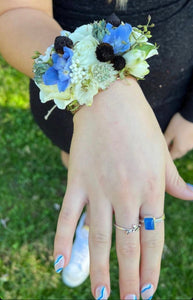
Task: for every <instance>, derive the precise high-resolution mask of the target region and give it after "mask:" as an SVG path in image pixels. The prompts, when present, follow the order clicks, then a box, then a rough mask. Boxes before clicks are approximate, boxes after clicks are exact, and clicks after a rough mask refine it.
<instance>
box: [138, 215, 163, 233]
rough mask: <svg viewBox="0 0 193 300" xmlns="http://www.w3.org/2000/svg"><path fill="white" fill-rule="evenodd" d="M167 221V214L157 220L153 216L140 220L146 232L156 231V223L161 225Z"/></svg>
mask: <svg viewBox="0 0 193 300" xmlns="http://www.w3.org/2000/svg"><path fill="white" fill-rule="evenodd" d="M164 220H165V214H163V215H162V216H161V217H159V218H155V217H152V216H147V217H144V218H143V219H140V224H144V227H145V230H155V225H156V223H160V222H162V221H164Z"/></svg>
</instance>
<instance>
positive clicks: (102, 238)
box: [90, 231, 109, 246]
mask: <svg viewBox="0 0 193 300" xmlns="http://www.w3.org/2000/svg"><path fill="white" fill-rule="evenodd" d="M90 241H91V243H92V244H93V245H94V246H95V245H97V246H98V245H101V246H107V245H108V244H109V238H108V236H107V234H106V233H104V232H100V231H94V232H92V233H90Z"/></svg>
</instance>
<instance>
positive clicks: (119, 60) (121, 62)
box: [112, 55, 126, 71]
mask: <svg viewBox="0 0 193 300" xmlns="http://www.w3.org/2000/svg"><path fill="white" fill-rule="evenodd" d="M112 63H113V67H114V69H115V70H117V71H120V70H122V69H123V68H124V67H125V65H126V61H125V59H124V57H123V56H120V55H117V56H115V57H114V59H113V60H112Z"/></svg>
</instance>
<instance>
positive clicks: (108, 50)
mask: <svg viewBox="0 0 193 300" xmlns="http://www.w3.org/2000/svg"><path fill="white" fill-rule="evenodd" d="M96 57H97V59H98V60H99V61H102V62H105V61H109V60H113V58H114V51H113V47H112V46H111V45H110V44H108V43H101V44H100V45H98V46H97V48H96Z"/></svg>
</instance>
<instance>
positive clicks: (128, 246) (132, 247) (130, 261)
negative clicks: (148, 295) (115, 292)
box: [115, 206, 140, 299]
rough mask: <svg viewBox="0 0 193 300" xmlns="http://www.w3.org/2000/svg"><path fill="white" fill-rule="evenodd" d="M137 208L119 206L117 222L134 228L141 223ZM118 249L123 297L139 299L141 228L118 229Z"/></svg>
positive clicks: (116, 212) (121, 293) (116, 213)
mask: <svg viewBox="0 0 193 300" xmlns="http://www.w3.org/2000/svg"><path fill="white" fill-rule="evenodd" d="M138 216H139V210H138V209H137V208H132V210H131V209H129V208H128V207H123V206H121V207H119V208H118V209H117V210H115V218H116V224H117V225H119V226H122V227H125V228H132V226H133V225H138V223H139V217H138ZM116 249H117V256H118V262H119V285H120V297H121V299H137V298H138V297H139V260H140V239H139V230H138V231H135V232H130V233H129V234H127V233H126V232H125V231H123V230H120V229H118V228H117V229H116Z"/></svg>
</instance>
